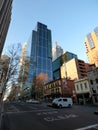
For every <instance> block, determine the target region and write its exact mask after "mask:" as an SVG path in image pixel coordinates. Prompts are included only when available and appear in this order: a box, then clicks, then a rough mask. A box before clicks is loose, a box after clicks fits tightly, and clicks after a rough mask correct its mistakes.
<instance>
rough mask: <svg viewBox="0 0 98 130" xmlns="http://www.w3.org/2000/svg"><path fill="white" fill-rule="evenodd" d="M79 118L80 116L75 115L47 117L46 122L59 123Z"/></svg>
mask: <svg viewBox="0 0 98 130" xmlns="http://www.w3.org/2000/svg"><path fill="white" fill-rule="evenodd" d="M76 117H78V115H75V114H69V115H67V114H65V115H59V116H55V117H53V116H52V117H45V118H44V120H45V121H47V122H52V121H57V120H65V119H69V118H76Z"/></svg>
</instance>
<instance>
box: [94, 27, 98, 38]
mask: <svg viewBox="0 0 98 130" xmlns="http://www.w3.org/2000/svg"><path fill="white" fill-rule="evenodd" d="M94 32H95V34H96V37H97V39H98V27H96V28H95V29H94Z"/></svg>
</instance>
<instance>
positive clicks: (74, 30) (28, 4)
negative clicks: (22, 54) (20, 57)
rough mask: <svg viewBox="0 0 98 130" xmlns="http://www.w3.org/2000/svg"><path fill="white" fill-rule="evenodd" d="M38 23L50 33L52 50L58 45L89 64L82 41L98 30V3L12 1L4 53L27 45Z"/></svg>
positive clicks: (91, 0) (81, 0)
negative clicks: (8, 49)
mask: <svg viewBox="0 0 98 130" xmlns="http://www.w3.org/2000/svg"><path fill="white" fill-rule="evenodd" d="M38 21H39V22H41V23H44V24H46V25H47V26H48V28H49V29H51V31H52V46H54V43H55V42H56V41H57V42H58V44H59V45H60V46H61V47H62V48H63V50H64V51H69V52H72V53H75V54H77V55H78V58H79V59H81V60H84V61H86V62H87V61H88V60H87V56H86V48H85V45H84V39H85V37H86V35H87V34H88V33H89V32H92V31H93V30H94V28H95V27H97V26H98V0H13V8H12V18H11V23H10V27H9V31H8V34H7V38H6V42H5V47H4V52H6V50H7V48H8V47H9V45H11V44H13V43H15V44H16V43H21V44H22V43H24V42H25V41H28V38H29V36H30V34H31V31H32V30H34V29H35V26H36V23H37V22H38Z"/></svg>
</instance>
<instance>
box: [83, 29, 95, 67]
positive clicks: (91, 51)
mask: <svg viewBox="0 0 98 130" xmlns="http://www.w3.org/2000/svg"><path fill="white" fill-rule="evenodd" d="M85 46H86V54H87V57H88V60H89V63H90V64H95V65H96V67H98V27H96V28H95V29H94V32H92V33H89V34H88V35H87V36H86V38H85Z"/></svg>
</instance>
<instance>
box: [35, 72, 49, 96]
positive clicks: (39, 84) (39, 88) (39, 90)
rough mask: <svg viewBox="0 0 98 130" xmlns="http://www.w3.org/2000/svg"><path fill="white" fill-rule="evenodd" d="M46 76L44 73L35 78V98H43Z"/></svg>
mask: <svg viewBox="0 0 98 130" xmlns="http://www.w3.org/2000/svg"><path fill="white" fill-rule="evenodd" d="M47 80H48V75H47V74H45V73H40V74H39V75H38V76H36V81H35V95H36V98H43V86H44V83H45V82H47Z"/></svg>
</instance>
